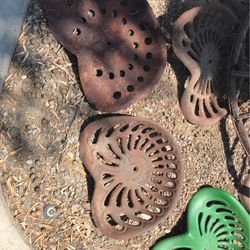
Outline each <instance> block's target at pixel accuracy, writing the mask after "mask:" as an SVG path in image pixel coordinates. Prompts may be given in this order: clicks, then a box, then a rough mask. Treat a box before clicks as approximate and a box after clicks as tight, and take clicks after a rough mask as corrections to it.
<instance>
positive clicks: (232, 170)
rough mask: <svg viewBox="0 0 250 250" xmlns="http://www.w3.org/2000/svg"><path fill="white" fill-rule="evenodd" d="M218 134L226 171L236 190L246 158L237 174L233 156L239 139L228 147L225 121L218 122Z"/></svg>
mask: <svg viewBox="0 0 250 250" xmlns="http://www.w3.org/2000/svg"><path fill="white" fill-rule="evenodd" d="M220 133H221V139H222V142H223V147H224V154H225V158H226V162H227V169H228V172H229V174H230V175H231V176H232V178H233V183H234V187H235V188H236V189H237V190H238V189H239V188H240V185H241V180H242V177H243V174H244V172H245V170H246V167H247V157H246V156H245V157H244V159H243V164H242V167H241V170H240V173H239V174H238V173H237V170H236V167H235V165H234V162H233V155H234V151H235V147H236V145H237V144H238V143H239V138H238V137H236V139H235V140H234V142H233V144H232V146H231V145H230V138H229V135H228V133H227V128H226V121H225V119H222V120H221V122H220Z"/></svg>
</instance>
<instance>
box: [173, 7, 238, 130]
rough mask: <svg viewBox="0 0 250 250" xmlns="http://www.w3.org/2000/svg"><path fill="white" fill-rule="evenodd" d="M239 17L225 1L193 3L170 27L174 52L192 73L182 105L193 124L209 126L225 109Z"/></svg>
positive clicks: (220, 116)
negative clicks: (196, 4) (222, 2)
mask: <svg viewBox="0 0 250 250" xmlns="http://www.w3.org/2000/svg"><path fill="white" fill-rule="evenodd" d="M237 27H238V19H237V18H236V16H235V15H234V13H233V12H232V11H231V10H230V9H229V8H228V7H226V6H225V5H222V4H209V5H206V6H204V7H196V8H193V9H191V10H189V11H187V12H185V13H184V14H183V15H181V16H180V18H179V19H178V20H177V21H176V23H175V26H174V29H173V35H172V40H173V47H174V51H175V53H176V55H177V56H178V57H179V58H180V60H181V61H182V62H183V63H184V64H185V66H186V67H187V68H188V69H189V71H190V73H191V78H190V80H189V81H188V82H187V85H186V88H185V91H184V93H183V96H182V98H181V109H182V112H183V114H184V115H185V117H186V118H187V120H188V121H189V122H191V123H194V124H199V125H203V126H211V125H213V124H215V123H217V122H218V121H219V120H220V119H221V118H222V117H224V116H225V115H226V113H227V110H226V108H225V106H226V105H225V100H224V95H225V87H226V81H225V77H226V75H225V72H226V65H227V64H226V63H225V62H227V61H228V59H229V57H230V53H231V48H232V44H233V38H234V35H235V31H236V29H237Z"/></svg>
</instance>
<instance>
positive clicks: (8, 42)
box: [0, 0, 29, 91]
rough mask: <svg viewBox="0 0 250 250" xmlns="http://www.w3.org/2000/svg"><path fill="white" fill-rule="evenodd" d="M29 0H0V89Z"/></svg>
mask: <svg viewBox="0 0 250 250" xmlns="http://www.w3.org/2000/svg"><path fill="white" fill-rule="evenodd" d="M28 3H29V0H8V1H7V0H1V1H0V30H1V32H0V65H1V66H0V91H1V89H2V87H3V82H4V79H5V76H6V74H7V72H8V69H9V65H10V62H11V58H12V56H13V52H14V50H15V47H16V40H17V38H18V36H19V34H20V30H21V27H22V22H23V19H24V17H25V14H26V11H27V6H28Z"/></svg>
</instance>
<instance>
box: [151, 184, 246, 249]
mask: <svg viewBox="0 0 250 250" xmlns="http://www.w3.org/2000/svg"><path fill="white" fill-rule="evenodd" d="M187 216H188V217H187V220H188V226H187V227H188V230H187V232H186V233H184V234H182V235H178V236H173V237H170V238H168V239H164V240H162V241H160V242H159V243H157V244H156V245H155V246H154V247H153V250H217V249H218V250H221V249H228V250H233V249H234V250H249V249H250V244H249V243H250V242H249V237H250V235H249V234H250V216H249V214H248V213H247V211H246V210H245V208H244V207H243V206H242V205H241V203H240V202H239V201H238V200H236V199H235V198H234V197H233V196H232V195H230V194H229V193H227V192H225V191H223V190H220V189H216V188H211V187H209V188H203V189H201V190H200V191H198V192H197V193H196V194H195V195H194V196H193V197H192V199H191V201H190V203H189V206H188V215H187Z"/></svg>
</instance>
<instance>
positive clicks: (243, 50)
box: [228, 14, 250, 156]
mask: <svg viewBox="0 0 250 250" xmlns="http://www.w3.org/2000/svg"><path fill="white" fill-rule="evenodd" d="M249 79H250V75H249V14H248V15H247V16H246V18H245V20H244V22H243V24H242V25H241V27H240V29H239V32H238V34H237V37H236V39H235V44H234V48H233V52H232V57H231V63H230V67H229V71H228V100H229V107H230V113H231V116H232V118H233V122H234V124H235V128H236V130H237V133H238V136H239V138H240V140H241V142H242V145H243V147H244V149H245V151H246V153H247V154H248V156H250V84H249Z"/></svg>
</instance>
